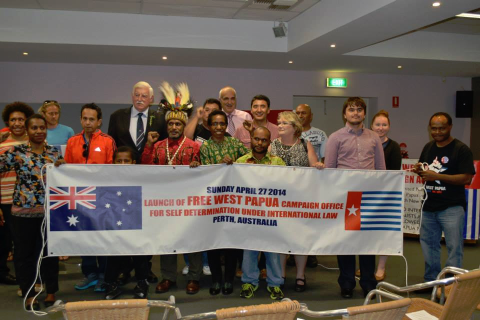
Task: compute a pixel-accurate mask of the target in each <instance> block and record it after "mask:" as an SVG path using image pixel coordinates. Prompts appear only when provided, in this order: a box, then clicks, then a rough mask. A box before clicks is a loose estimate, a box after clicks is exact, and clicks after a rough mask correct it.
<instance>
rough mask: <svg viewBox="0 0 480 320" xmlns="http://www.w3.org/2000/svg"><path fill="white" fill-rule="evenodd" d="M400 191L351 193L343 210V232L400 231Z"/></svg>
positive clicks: (401, 211) (401, 203) (401, 207)
mask: <svg viewBox="0 0 480 320" xmlns="http://www.w3.org/2000/svg"><path fill="white" fill-rule="evenodd" d="M402 219H403V202H402V192H401V191H363V192H360V191H351V192H348V196H347V206H346V209H345V230H384V231H401V228H402Z"/></svg>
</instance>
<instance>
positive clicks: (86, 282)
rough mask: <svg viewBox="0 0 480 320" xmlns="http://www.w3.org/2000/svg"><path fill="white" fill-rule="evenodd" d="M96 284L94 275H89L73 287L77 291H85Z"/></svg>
mask: <svg viewBox="0 0 480 320" xmlns="http://www.w3.org/2000/svg"><path fill="white" fill-rule="evenodd" d="M97 283H98V277H97V275H96V274H95V273H90V274H89V275H88V276H87V277H86V278H83V279H82V280H81V281H80V282H78V283H77V284H76V285H75V289H77V290H85V289H88V288H90V287H93V286H95V285H96V284H97Z"/></svg>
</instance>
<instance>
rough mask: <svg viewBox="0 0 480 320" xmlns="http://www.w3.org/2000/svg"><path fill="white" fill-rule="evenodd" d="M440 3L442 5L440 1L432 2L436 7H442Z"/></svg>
mask: <svg viewBox="0 0 480 320" xmlns="http://www.w3.org/2000/svg"><path fill="white" fill-rule="evenodd" d="M440 5H441V3H440V2H438V1H436V2H434V3H432V6H434V7H440Z"/></svg>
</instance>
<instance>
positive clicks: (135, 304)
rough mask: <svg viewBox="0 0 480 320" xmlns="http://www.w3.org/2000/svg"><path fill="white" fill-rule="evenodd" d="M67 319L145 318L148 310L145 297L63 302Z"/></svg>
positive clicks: (142, 319) (131, 319)
mask: <svg viewBox="0 0 480 320" xmlns="http://www.w3.org/2000/svg"><path fill="white" fill-rule="evenodd" d="M63 312H64V317H65V318H66V319H68V320H100V319H101V320H104V319H115V320H146V319H148V315H149V312H150V308H149V307H148V300H147V299H130V300H99V301H79V302H69V303H67V304H65V310H64V311H63Z"/></svg>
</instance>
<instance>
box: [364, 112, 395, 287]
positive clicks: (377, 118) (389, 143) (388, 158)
mask: <svg viewBox="0 0 480 320" xmlns="http://www.w3.org/2000/svg"><path fill="white" fill-rule="evenodd" d="M371 128H372V130H373V131H375V133H376V134H378V136H379V137H380V140H381V141H382V146H383V153H384V155H385V165H386V167H387V170H400V169H401V168H402V154H401V151H400V146H399V145H398V143H397V142H396V141H394V140H392V139H390V138H389V137H388V132H389V131H390V118H389V117H388V112H387V111H385V110H380V111H379V112H378V113H377V114H376V115H374V116H373V119H372V125H371ZM387 258H388V257H387V256H380V257H379V259H378V266H377V272H376V273H375V279H377V281H382V280H383V279H385V275H386V271H385V265H386V263H387Z"/></svg>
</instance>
